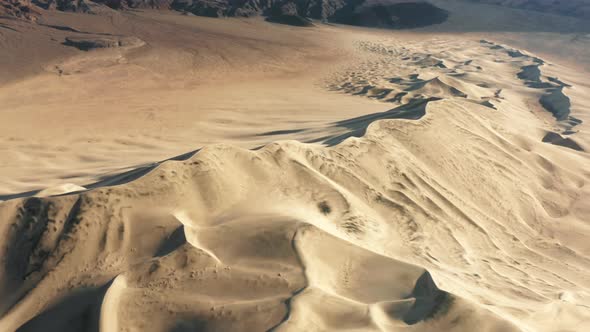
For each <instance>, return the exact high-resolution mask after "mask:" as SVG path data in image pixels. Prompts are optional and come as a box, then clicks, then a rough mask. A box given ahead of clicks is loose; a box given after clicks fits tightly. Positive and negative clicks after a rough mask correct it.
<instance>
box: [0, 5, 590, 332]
mask: <svg viewBox="0 0 590 332" xmlns="http://www.w3.org/2000/svg"><path fill="white" fill-rule="evenodd" d="M53 15H55V16H48V17H46V18H45V19H46V20H47V21H46V22H41V23H43V24H47V25H51V26H53V27H48V26H45V27H43V26H32V25H28V23H27V24H25V23H18V24H16V23H15V25H14V26H15V28H16V29H17V30H18V29H25V30H21V32H22V31H29V32H31V33H30V34H28V35H27V34H21V35H18V36H21V37H19V38H22V39H20V41H15V40H17V39H15V37H14V36H15V35H12V37H10V35H6V36H5V37H3V38H4V39H3V43H5V45H14V48H13V49H14V50H15V51H14V54H13V55H5V56H6V58H9V59H10V57H11V56H13V58H12V61H15V63H18V61H22V60H19V59H17V56H16V54H19V52H21V53H20V54H23V53H22V52H24V51H26V50H27V48H29V49H32V48H30V45H33V43H34V42H35V40H37V41H40V42H43V43H46V44H43V45H48V46H47V49H48V54H49V56H48V57H47V59H44V60H43V61H41V60H39V61H37V62H35V61H33V60H30V61H31V62H32V63H35V64H36V66H37V69H36V71H35V70H32V69H27V71H26V72H25V71H22V70H21V69H19V68H13V72H11V75H12V77H18V79H14V80H12V81H11V82H6V83H5V85H3V86H2V87H0V99H1V100H2V101H3V103H2V105H3V106H2V107H3V108H2V113H1V115H2V121H3V124H4V123H5V124H7V125H5V126H3V130H4V133H3V134H2V135H3V136H2V137H3V143H2V145H0V146H1V147H2V149H3V151H2V159H1V161H2V163H1V167H2V168H1V169H0V170H1V173H0V174H2V177H0V179H1V180H2V186H3V187H4V188H6V189H4V190H5V191H4V193H6V194H8V195H5V196H3V198H5V199H7V198H11V197H12V196H9V195H11V194H15V193H16V196H19V195H18V191H22V190H28V189H40V188H42V187H44V186H46V187H50V188H47V189H45V190H42V191H40V192H35V193H29V194H26V196H30V195H32V194H35V195H36V196H37V197H22V198H17V199H10V200H7V201H5V202H2V203H0V221H1V222H0V239H1V240H0V331H96V330H100V331H195V330H198V331H229V330H231V331H269V330H276V331H418V332H422V331H476V330H477V331H480V330H481V331H547V332H549V331H552V332H554V331H584V330H587V329H590V325H589V323H588V322H590V309H589V308H590V291H589V288H590V278H589V276H590V260H589V255H590V246H589V245H588V241H587V238H588V236H590V226H589V225H588V222H587V220H588V216H590V209H589V206H588V202H589V201H590V190H589V187H588V185H587V183H588V182H589V180H590V160H589V157H588V153H587V152H585V151H588V150H589V149H590V137H589V136H588V130H587V123H589V122H588V121H590V117H589V116H588V114H590V109H589V108H588V95H589V94H588V93H589V92H590V85H589V82H588V80H587V76H586V75H585V73H584V72H583V71H581V70H579V69H578V68H579V67H574V69H572V67H570V64H571V62H570V60H568V61H564V62H565V64H561V63H559V62H555V61H550V60H547V59H545V57H544V56H541V55H538V54H533V53H531V52H528V51H526V50H524V49H517V48H513V47H511V46H508V45H505V44H504V43H502V40H504V38H506V34H505V33H502V34H490V33H487V34H480V33H472V34H464V35H457V34H455V33H433V32H431V31H430V32H429V31H420V32H408V33H395V34H394V33H391V32H388V31H378V30H377V31H373V30H366V29H352V28H345V27H331V26H318V27H316V28H313V29H296V28H291V27H284V26H276V25H272V24H270V23H267V22H262V21H260V20H245V21H237V20H231V21H220V20H210V19H203V18H192V17H184V16H173V15H169V14H162V13H158V14H156V13H150V12H144V13H134V14H132V15H128V14H127V13H118V14H114V15H116V16H107V19H105V17H102V16H98V17H89V18H88V20H84V21H82V20H81V18H86V17H87V16H79V15H63V14H53ZM56 26H58V27H60V28H55V27H56ZM64 27H69V28H71V29H75V30H76V31H79V32H77V33H73V32H72V31H71V30H68V29H66V28H64ZM154 27H157V29H156V28H154ZM26 29H29V30H26ZM426 30H428V29H426ZM88 31H92V32H93V33H92V34H86V33H83V32H88ZM9 33H12V32H9ZM99 33H102V34H103V35H100V34H99ZM45 34H48V35H49V36H53V37H50V38H55V39H56V42H54V43H52V42H51V40H44V39H43V37H42V36H44V35H45ZM107 34H108V35H107ZM81 35H84V36H81ZM68 36H73V37H77V38H82V37H83V38H84V40H95V41H96V40H99V41H102V42H103V43H102V44H100V45H108V46H109V47H106V48H105V47H103V48H100V49H99V50H90V51H80V50H78V48H74V47H71V46H66V45H61V46H60V44H59V43H61V42H62V41H65V37H68ZM105 36H106V37H105ZM494 36H497V37H498V39H495V38H494ZM123 37H124V38H131V37H133V38H137V40H140V41H141V42H138V43H130V44H125V43H124V44H123V45H120V44H119V42H117V43H110V42H106V43H104V40H108V41H112V40H115V39H116V40H119V39H117V38H123ZM92 38H94V39H92ZM511 38H515V39H518V38H519V37H518V35H511ZM78 40H80V39H78ZM134 40H135V39H134ZM115 44H116V45H115ZM193 44H194V46H190V45H193ZM28 45H29V46H28ZM187 45H189V46H187ZM576 47H578V46H576ZM576 49H578V48H576ZM548 53H551V52H550V51H548ZM552 54H553V56H555V57H557V54H558V52H554V53H552ZM72 55H73V56H72ZM251 64H254V67H252V66H251ZM25 101H26V102H25ZM148 108H149V109H148ZM146 114H152V115H151V116H150V115H146ZM23 124H26V125H23ZM64 128H67V131H68V132H64ZM548 135H549V137H553V138H554V139H546V137H548ZM556 135H557V136H556ZM556 137H561V138H562V139H565V138H567V139H569V140H571V141H573V142H575V144H576V146H577V147H579V148H576V149H574V148H572V146H573V145H571V144H558V143H559V142H561V141H559V140H558V139H557V138H556ZM272 141H277V142H275V143H269V142H272ZM219 142H225V144H209V143H219ZM228 143H231V144H228ZM246 148H255V149H246ZM195 149H198V150H197V151H195ZM47 150H49V151H47ZM52 150H55V151H59V153H56V152H54V151H52ZM187 151H192V152H189V153H186V152H187ZM173 155H178V156H177V157H174V158H172V159H169V160H166V161H164V162H155V163H154V162H153V161H154V160H158V159H160V160H161V159H166V158H169V157H170V156H173ZM146 161H152V163H149V164H145V165H142V166H141V167H135V168H133V169H131V170H130V171H128V172H125V173H117V174H111V175H110V176H100V175H99V173H101V172H104V171H109V170H113V169H116V168H120V167H125V166H127V167H128V166H130V165H134V164H138V163H140V162H146ZM96 180H99V181H98V182H96V183H92V182H93V181H96ZM69 182H73V183H74V184H68V183H69ZM80 185H84V186H85V187H87V188H88V189H89V190H86V189H85V188H84V187H81V186H80ZM64 192H74V193H71V194H66V195H59V194H60V193H64Z"/></svg>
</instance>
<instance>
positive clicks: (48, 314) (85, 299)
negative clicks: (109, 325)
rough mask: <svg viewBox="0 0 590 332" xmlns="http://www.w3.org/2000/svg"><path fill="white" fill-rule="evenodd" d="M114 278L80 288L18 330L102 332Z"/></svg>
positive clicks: (20, 331)
mask: <svg viewBox="0 0 590 332" xmlns="http://www.w3.org/2000/svg"><path fill="white" fill-rule="evenodd" d="M111 284H112V280H111V281H109V282H107V283H106V284H104V285H102V286H100V287H95V288H93V287H87V288H82V289H77V290H75V291H73V292H71V293H70V294H69V295H67V296H66V297H64V298H63V299H61V300H60V301H59V302H57V303H56V304H54V305H53V306H51V307H50V308H49V309H47V310H45V311H44V312H42V313H41V314H39V315H37V316H35V317H33V318H32V319H31V320H29V321H28V322H26V323H25V324H24V325H22V326H21V327H19V328H18V329H17V330H16V332H38V331H39V332H40V331H43V332H54V331H55V332H79V331H86V332H98V331H99V330H100V329H99V321H100V307H101V304H102V301H103V298H104V296H105V294H106V292H107V290H108V288H109V287H110V285H111Z"/></svg>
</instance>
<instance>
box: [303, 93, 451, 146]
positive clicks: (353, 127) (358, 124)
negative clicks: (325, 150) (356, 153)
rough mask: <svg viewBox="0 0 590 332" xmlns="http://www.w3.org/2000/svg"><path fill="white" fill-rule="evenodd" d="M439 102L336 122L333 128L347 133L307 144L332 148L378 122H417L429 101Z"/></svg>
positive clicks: (420, 101)
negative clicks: (387, 120)
mask: <svg viewBox="0 0 590 332" xmlns="http://www.w3.org/2000/svg"><path fill="white" fill-rule="evenodd" d="M436 100H440V98H437V97H431V98H427V99H415V100H412V101H410V102H409V103H407V104H404V105H401V106H399V107H396V108H394V109H391V110H389V111H386V112H380V113H373V114H368V115H363V116H359V117H356V118H352V119H348V120H343V121H338V122H335V123H334V124H333V126H334V127H344V128H346V129H348V130H349V131H348V132H346V133H344V134H340V135H337V136H332V137H321V138H318V139H313V140H311V141H308V143H318V142H321V143H324V144H326V145H328V146H334V145H337V144H339V143H340V142H342V141H344V140H345V139H347V138H349V137H361V136H363V135H364V134H365V132H366V131H367V128H368V127H369V125H370V124H371V123H373V122H375V121H378V120H386V119H406V120H418V119H420V118H421V117H423V116H424V115H425V114H426V106H427V105H428V103H429V102H431V101H436Z"/></svg>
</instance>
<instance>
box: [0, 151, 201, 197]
mask: <svg viewBox="0 0 590 332" xmlns="http://www.w3.org/2000/svg"><path fill="white" fill-rule="evenodd" d="M199 150H200V149H197V150H193V151H190V152H187V153H183V154H181V155H178V156H176V157H172V158H168V159H165V160H162V161H158V162H154V163H151V164H147V165H142V166H137V167H134V168H133V169H132V170H130V171H126V172H121V173H116V174H107V175H103V176H101V177H99V178H98V181H96V182H94V183H91V184H87V185H85V186H84V187H85V188H86V190H90V189H95V188H99V187H110V186H118V185H121V184H125V183H129V182H131V181H134V180H137V179H139V178H140V177H142V176H144V175H146V174H148V173H149V172H151V171H152V170H154V169H155V168H156V167H158V166H159V165H160V164H161V163H164V162H166V161H171V160H174V161H183V160H187V159H189V158H190V157H192V156H194V155H195V154H196V153H197V152H199ZM40 191H41V190H31V191H25V192H21V193H16V194H8V195H0V201H7V200H10V199H16V198H23V197H30V196H34V195H35V194H37V193H39V192H40ZM83 191H85V190H81V191H75V192H69V193H66V194H62V195H69V194H75V193H80V192H83ZM62 195H55V196H62Z"/></svg>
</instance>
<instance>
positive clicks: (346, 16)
mask: <svg viewBox="0 0 590 332" xmlns="http://www.w3.org/2000/svg"><path fill="white" fill-rule="evenodd" d="M15 1H24V0H0V3H5V2H6V3H12V2H15ZM26 1H28V0H26ZM32 1H33V2H32V3H33V5H34V6H37V7H40V8H42V9H46V10H59V11H69V12H82V13H98V12H100V11H101V10H104V9H106V8H107V7H108V8H111V9H114V10H124V9H133V8H155V9H163V10H174V11H179V12H182V13H187V14H193V15H197V16H207V17H249V16H258V15H262V16H266V17H267V20H268V21H270V22H276V23H283V24H290V25H295V26H311V25H312V23H311V19H315V20H321V21H324V22H325V21H330V22H335V23H342V24H351V25H360V26H371V27H389V28H396V29H403V28H416V27H422V26H427V25H431V24H437V23H442V22H443V21H445V20H446V18H447V17H448V13H447V12H446V11H445V10H442V9H440V8H438V7H436V6H434V5H432V4H430V3H427V2H423V1H422V2H407V1H403V2H401V3H400V1H390V2H379V1H375V0H94V1H91V0H32ZM12 16H14V15H12Z"/></svg>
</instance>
